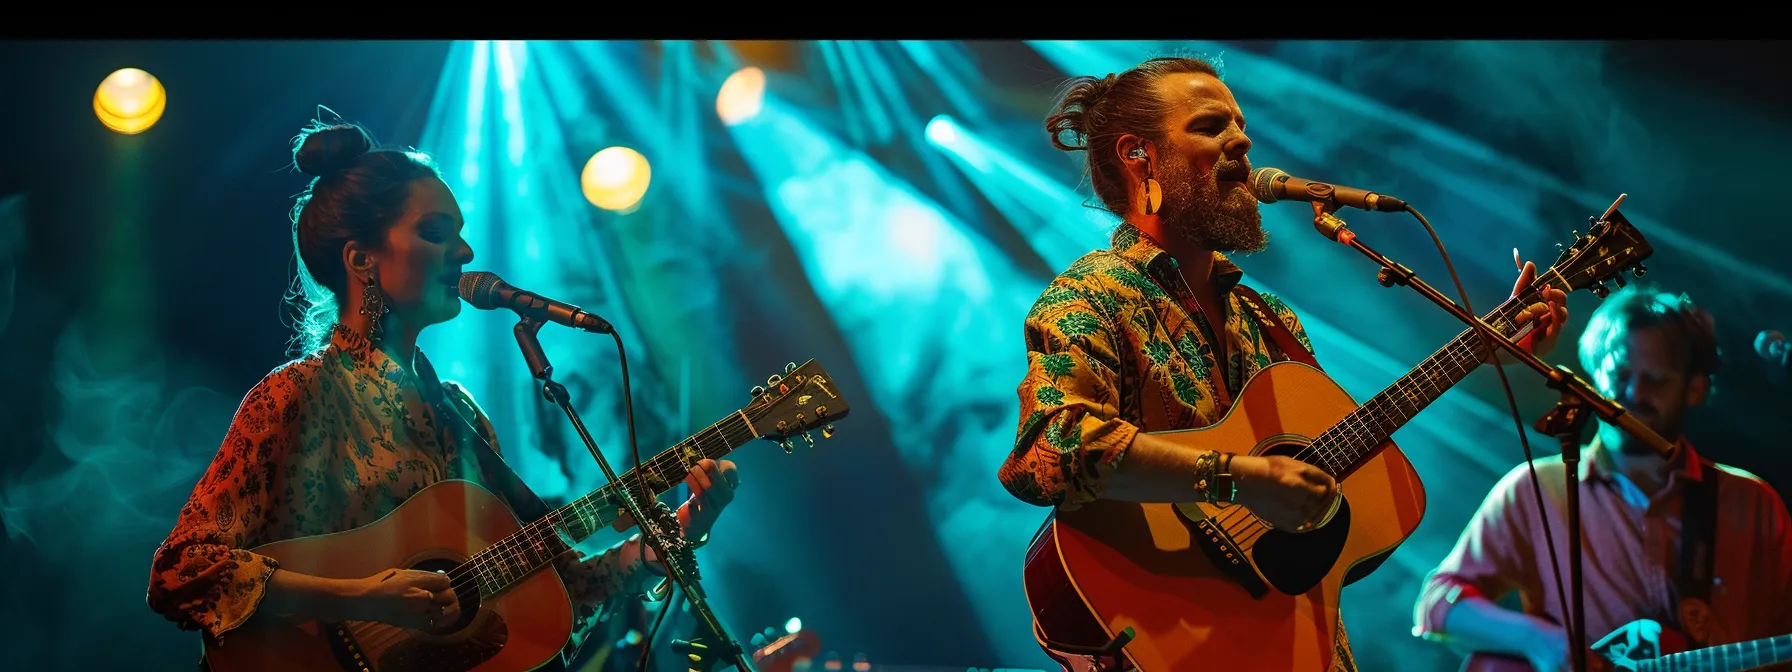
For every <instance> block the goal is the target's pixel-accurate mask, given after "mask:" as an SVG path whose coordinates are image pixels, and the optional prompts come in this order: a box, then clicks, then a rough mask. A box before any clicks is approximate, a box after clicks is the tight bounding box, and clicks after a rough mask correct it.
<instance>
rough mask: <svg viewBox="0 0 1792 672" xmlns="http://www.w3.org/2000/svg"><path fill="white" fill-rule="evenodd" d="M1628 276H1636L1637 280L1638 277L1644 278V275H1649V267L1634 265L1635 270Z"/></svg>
mask: <svg viewBox="0 0 1792 672" xmlns="http://www.w3.org/2000/svg"><path fill="white" fill-rule="evenodd" d="M1630 274H1631V275H1633V276H1636V277H1639V278H1640V277H1643V276H1644V275H1648V274H1649V267H1648V266H1644V265H1642V264H1637V265H1636V269H1635V270H1633V271H1631V272H1630Z"/></svg>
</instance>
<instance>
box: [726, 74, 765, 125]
mask: <svg viewBox="0 0 1792 672" xmlns="http://www.w3.org/2000/svg"><path fill="white" fill-rule="evenodd" d="M764 105H765V71H764V70H760V69H759V68H755V67H745V68H741V69H740V70H736V71H735V72H734V74H732V75H729V76H728V79H727V80H726V81H723V82H722V90H721V91H719V92H717V93H716V114H718V115H720V116H721V117H722V123H723V124H726V125H729V126H733V125H735V124H738V123H740V122H743V121H746V120H748V119H752V118H753V115H756V114H759V108H760V107H763V106H764Z"/></svg>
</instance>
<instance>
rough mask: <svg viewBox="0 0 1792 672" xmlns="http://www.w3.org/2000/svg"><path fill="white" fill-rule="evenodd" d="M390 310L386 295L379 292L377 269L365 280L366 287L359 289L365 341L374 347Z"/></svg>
mask: <svg viewBox="0 0 1792 672" xmlns="http://www.w3.org/2000/svg"><path fill="white" fill-rule="evenodd" d="M389 312H392V308H391V307H389V306H387V305H386V293H385V292H383V291H380V272H379V269H378V268H375V269H374V270H373V274H372V275H370V276H369V277H368V278H367V285H366V286H364V287H362V288H361V314H362V315H366V316H367V341H368V342H369V343H372V344H373V345H374V346H376V347H377V346H378V345H379V344H380V323H381V321H382V319H383V318H385V317H386V313H389Z"/></svg>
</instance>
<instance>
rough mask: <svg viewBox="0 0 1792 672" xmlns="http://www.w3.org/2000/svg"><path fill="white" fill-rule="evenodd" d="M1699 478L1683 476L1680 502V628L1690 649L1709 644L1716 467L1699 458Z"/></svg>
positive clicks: (1714, 539) (1715, 530)
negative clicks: (1684, 478) (1687, 640)
mask: <svg viewBox="0 0 1792 672" xmlns="http://www.w3.org/2000/svg"><path fill="white" fill-rule="evenodd" d="M1699 474H1700V476H1701V477H1702V478H1700V479H1699V480H1696V481H1695V480H1692V479H1686V480H1685V482H1684V483H1683V484H1682V486H1681V487H1682V488H1683V490H1681V501H1680V513H1681V523H1680V571H1679V576H1678V579H1679V589H1680V591H1679V592H1680V629H1681V630H1682V631H1683V632H1685V634H1686V637H1687V639H1689V640H1691V642H1690V644H1691V647H1690V648H1703V647H1705V646H1708V645H1709V644H1708V642H1709V638H1710V634H1711V633H1710V628H1709V627H1708V623H1709V620H1710V617H1711V583H1712V575H1713V573H1714V569H1713V568H1714V567H1715V566H1716V561H1717V553H1716V551H1717V467H1716V465H1714V464H1713V463H1712V462H1711V461H1709V460H1706V459H1703V458H1700V459H1699Z"/></svg>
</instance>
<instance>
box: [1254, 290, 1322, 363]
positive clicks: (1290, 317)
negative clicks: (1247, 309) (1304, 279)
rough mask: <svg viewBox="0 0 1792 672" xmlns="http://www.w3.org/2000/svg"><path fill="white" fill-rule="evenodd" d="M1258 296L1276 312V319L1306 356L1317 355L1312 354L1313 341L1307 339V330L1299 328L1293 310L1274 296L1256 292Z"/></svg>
mask: <svg viewBox="0 0 1792 672" xmlns="http://www.w3.org/2000/svg"><path fill="white" fill-rule="evenodd" d="M1258 294H1259V295H1260V296H1262V297H1263V302H1264V303H1266V304H1269V309H1270V310H1273V311H1276V318H1277V319H1280V320H1281V321H1282V325H1283V326H1285V327H1288V333H1290V334H1294V340H1296V341H1299V342H1300V345H1301V347H1303V348H1306V349H1307V354H1317V353H1315V352H1313V341H1311V340H1308V339H1307V328H1306V327H1303V326H1301V323H1300V316H1299V315H1296V314H1294V309H1293V308H1289V307H1288V304H1287V303H1285V302H1283V301H1282V299H1281V298H1280V297H1278V296H1276V295H1274V294H1270V293H1268V292H1258Z"/></svg>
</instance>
